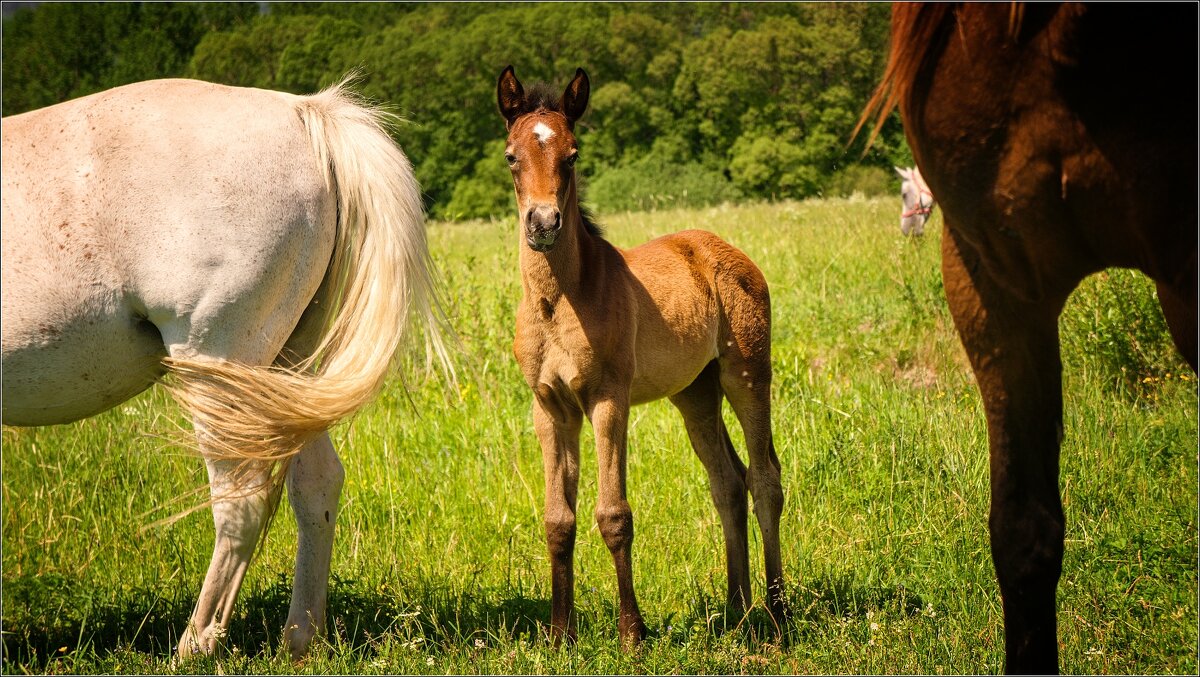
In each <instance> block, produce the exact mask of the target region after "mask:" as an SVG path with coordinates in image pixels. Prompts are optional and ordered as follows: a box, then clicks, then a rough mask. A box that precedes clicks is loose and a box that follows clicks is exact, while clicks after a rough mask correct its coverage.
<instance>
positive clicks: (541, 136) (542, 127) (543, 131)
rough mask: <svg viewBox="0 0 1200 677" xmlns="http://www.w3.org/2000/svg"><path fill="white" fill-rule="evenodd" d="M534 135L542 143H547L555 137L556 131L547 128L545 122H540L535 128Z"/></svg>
mask: <svg viewBox="0 0 1200 677" xmlns="http://www.w3.org/2000/svg"><path fill="white" fill-rule="evenodd" d="M533 133H534V134H535V135H536V136H537V138H538V141H539V142H540V143H546V142H547V141H549V140H550V137H552V136H554V130H553V129H550V128H549V127H547V126H546V123H545V122H539V123H537V124H536V125H534V127H533Z"/></svg>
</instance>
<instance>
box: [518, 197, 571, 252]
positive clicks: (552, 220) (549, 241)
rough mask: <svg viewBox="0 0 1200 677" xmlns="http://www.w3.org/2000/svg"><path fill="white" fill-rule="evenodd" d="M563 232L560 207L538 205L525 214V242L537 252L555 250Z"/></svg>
mask: <svg viewBox="0 0 1200 677" xmlns="http://www.w3.org/2000/svg"><path fill="white" fill-rule="evenodd" d="M561 232H562V214H561V213H560V212H559V211H558V207H555V206H552V205H538V206H537V207H533V208H531V209H530V210H529V211H528V212H526V213H525V241H526V242H528V243H529V248H530V249H532V250H533V251H535V252H548V251H550V250H551V249H553V248H554V243H555V242H556V241H557V240H558V235H559V233H561Z"/></svg>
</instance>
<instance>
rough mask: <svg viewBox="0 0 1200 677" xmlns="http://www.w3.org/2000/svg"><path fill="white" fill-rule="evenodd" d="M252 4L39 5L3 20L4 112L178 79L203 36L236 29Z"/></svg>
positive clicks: (249, 16) (252, 8)
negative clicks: (141, 83)
mask: <svg viewBox="0 0 1200 677" xmlns="http://www.w3.org/2000/svg"><path fill="white" fill-rule="evenodd" d="M257 11H258V10H257V7H256V6H255V5H254V3H237V2H216V3H149V2H148V3H128V2H114V3H53V2H51V3H43V4H39V5H38V6H37V7H35V8H26V9H20V10H17V11H16V12H14V13H13V14H12V16H6V17H5V18H4V23H3V31H4V59H3V70H4V76H3V79H4V99H3V107H4V110H3V114H4V115H13V114H16V113H23V112H25V111H27V110H32V109H34V108H41V107H44V106H49V105H53V104H56V103H59V102H62V101H66V100H67V99H73V98H76V97H79V96H84V95H87V94H92V93H94V92H98V91H101V90H104V89H110V88H112V87H117V86H120V85H125V84H129V83H131V82H137V81H139V80H148V79H152V78H163V77H177V76H179V75H182V74H183V73H184V71H185V69H186V67H187V64H188V60H189V59H191V57H192V53H193V50H194V49H195V48H196V45H197V44H198V43H199V42H200V40H201V38H202V37H203V36H204V35H205V34H206V33H208V32H211V31H221V30H225V29H228V28H231V27H234V26H238V25H242V24H244V23H246V22H248V21H250V20H251V19H252V17H253V16H254V15H256V14H257Z"/></svg>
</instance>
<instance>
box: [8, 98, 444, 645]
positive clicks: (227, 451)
mask: <svg viewBox="0 0 1200 677" xmlns="http://www.w3.org/2000/svg"><path fill="white" fill-rule="evenodd" d="M384 120H385V118H384V115H383V114H382V113H380V112H379V111H377V110H374V109H371V108H368V107H365V106H364V105H362V104H361V103H359V102H357V101H355V100H354V99H353V98H352V97H351V96H349V94H348V93H347V92H346V91H345V90H344V89H343V87H342V86H335V87H332V88H330V89H328V90H325V91H323V92H321V93H320V94H316V95H313V96H307V97H301V96H295V95H291V94H286V93H282V92H272V91H266V90H257V89H243V88H231V87H224V86H219V85H213V84H208V83H203V82H196V81H190V80H159V81H151V82H144V83H139V84H134V85H129V86H126V87H120V88H117V89H113V90H109V91H107V92H102V93H99V94H95V95H92V96H88V97H84V98H81V99H77V100H74V101H69V102H66V103H63V104H59V105H57V106H52V107H49V108H45V109H42V110H38V111H32V112H29V113H25V114H22V115H17V116H12V117H9V118H5V119H4V120H3V175H2V180H3V193H2V199H3V231H2V232H3V251H2V253H3V258H2V272H3V279H2V280H0V286H2V289H3V294H2V298H3V308H2V313H3V335H2V352H3V391H4V393H3V395H4V396H3V419H4V423H5V424H6V425H49V424H56V423H66V422H70V421H74V420H77V419H81V418H84V417H87V416H91V415H94V414H97V413H99V412H102V411H105V410H107V409H109V408H111V407H114V406H116V405H117V404H120V403H121V402H123V401H124V400H126V399H128V398H129V397H132V396H133V395H135V394H137V393H138V392H140V391H142V390H144V389H145V388H147V387H149V386H150V385H151V384H152V383H154V382H155V381H156V380H157V379H159V378H160V377H161V376H163V375H164V374H168V375H169V378H168V383H169V384H170V386H171V390H172V394H173V395H175V397H176V398H177V399H178V400H179V401H180V402H181V403H182V404H184V405H185V406H186V407H188V409H189V410H190V411H191V413H192V416H193V420H194V422H195V424H196V428H197V438H198V441H199V443H200V447H201V451H202V452H203V453H204V455H205V460H206V463H207V465H208V469H209V476H210V480H211V484H212V496H213V514H214V521H215V523H216V524H215V525H216V530H217V540H216V546H215V551H214V553H213V560H212V564H211V565H210V568H209V571H208V575H207V577H206V578H205V582H204V585H203V587H202V589H201V593H200V599H199V601H198V603H197V607H196V611H195V613H194V615H193V618H192V623H191V626H190V627H189V630H188V632H187V634H186V635H185V637H184V638H183V640H182V641H181V642H180V646H179V650H180V652H181V653H188V652H190V651H193V650H196V649H200V650H211V649H212V648H213V646H214V644H215V641H216V639H217V638H218V637H219V635H220V634H221V632H220V630H221V629H223V628H224V626H225V624H226V623H227V622H228V619H229V616H230V612H231V607H232V604H233V601H234V599H235V598H236V596H237V593H238V589H239V588H240V586H241V581H242V577H243V575H244V573H245V568H246V564H247V563H248V562H249V560H250V556H251V555H252V554H253V550H254V547H255V545H256V543H257V540H258V537H259V535H260V533H261V530H262V527H263V525H264V523H265V520H266V517H267V515H269V514H270V512H271V510H272V509H273V506H274V501H275V500H277V498H278V494H277V493H274V494H273V492H272V491H271V483H270V482H269V481H268V478H269V476H270V473H271V469H272V467H273V466H274V464H275V462H277V461H282V462H283V463H284V464H285V465H284V467H285V468H286V470H287V484H288V495H289V500H290V502H291V504H292V506H293V508H294V510H295V513H296V518H297V522H298V525H299V532H300V543H299V545H298V551H297V561H296V579H295V590H294V592H293V599H292V609H291V613H290V615H289V617H288V626H287V629H286V631H285V635H286V636H287V639H288V641H289V643H290V645H291V648H292V650H293V653H294V654H297V655H298V654H300V653H302V652H303V651H304V650H305V649H306V648H307V645H308V643H309V640H310V639H311V638H312V636H313V634H314V633H315V632H317V631H319V630H320V628H321V627H322V625H323V623H324V613H325V596H326V590H327V585H328V574H329V559H330V554H331V549H332V539H333V522H334V518H335V516H336V512H337V500H338V493H339V490H340V486H341V477H342V470H341V464H340V462H339V461H338V458H337V454H336V453H335V452H334V450H333V447H332V445H331V444H330V442H329V437H328V434H327V432H326V431H327V430H328V428H329V427H330V426H332V425H333V424H335V423H337V422H338V421H340V420H342V419H343V418H345V417H346V416H348V415H350V414H352V413H354V412H355V411H357V410H358V409H359V408H360V407H361V406H363V405H364V404H365V403H366V402H368V401H369V400H370V399H371V398H372V397H373V396H374V395H375V393H376V392H377V391H378V389H379V387H380V386H381V385H382V383H383V380H384V378H385V376H386V374H387V372H388V369H389V366H390V364H391V361H392V357H393V355H394V354H395V352H396V350H397V348H398V347H399V345H400V344H401V342H402V340H403V336H404V330H405V327H406V324H407V322H408V321H410V320H411V321H419V322H422V323H424V324H425V325H427V326H428V327H429V328H430V331H429V332H428V336H431V337H432V338H433V344H432V345H433V348H434V349H435V350H436V351H437V353H438V354H439V355H441V356H443V357H444V351H443V349H442V348H441V343H440V341H439V340H438V338H437V337H438V327H439V322H438V321H437V317H436V312H435V309H436V299H435V289H434V284H433V281H432V266H431V264H430V262H429V259H428V250H427V248H426V243H425V232H424V221H423V213H422V210H421V203H420V195H419V190H418V188H417V185H416V182H415V179H414V177H413V174H412V168H411V166H410V164H409V162H408V160H407V159H406V158H405V157H404V155H403V154H402V153H401V152H400V150H399V149H398V148H397V147H396V146H395V144H394V143H393V142H392V140H391V139H390V137H388V135H387V134H386V132H385V131H384V129H383V126H382V123H383V122H384Z"/></svg>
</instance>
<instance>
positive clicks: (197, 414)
mask: <svg viewBox="0 0 1200 677" xmlns="http://www.w3.org/2000/svg"><path fill="white" fill-rule="evenodd" d="M346 85H347V80H343V81H342V82H341V83H339V84H337V85H334V86H332V87H330V88H328V89H325V90H323V91H322V92H320V93H318V94H314V95H312V96H307V97H302V98H300V99H299V100H298V101H297V104H296V110H297V113H298V115H299V116H300V118H301V119H302V120H303V122H304V127H305V129H306V130H307V132H308V134H309V136H310V140H311V145H312V148H313V152H314V155H315V158H316V161H317V162H318V163H319V166H321V167H323V168H325V170H326V181H327V186H328V188H329V189H330V191H331V192H333V193H335V194H336V195H337V207H338V210H337V211H338V227H337V236H336V240H335V245H334V254H333V257H332V260H331V262H330V268H329V270H328V271H327V273H326V278H325V282H324V284H323V286H324V287H325V288H327V289H328V290H329V293H328V294H327V297H328V298H326V299H322V302H327V303H328V304H329V305H328V307H327V308H326V316H325V326H324V331H323V334H322V338H321V341H320V343H319V344H318V346H317V348H316V349H315V350H314V351H313V352H312V353H311V354H310V355H308V356H307V357H306V358H305V359H303V360H302V361H299V362H297V363H291V364H283V363H282V361H280V362H279V363H277V364H275V365H272V366H262V365H249V364H241V363H237V362H231V361H222V360H191V359H187V360H185V359H177V358H168V359H166V360H164V363H165V364H166V366H167V368H168V377H167V379H166V380H165V384H166V385H167V387H168V389H169V390H170V392H171V394H172V396H173V397H174V398H175V399H176V401H177V402H179V404H181V405H182V406H183V407H184V408H186V409H187V410H188V411H189V412H190V413H191V414H192V417H193V421H194V422H195V424H196V428H197V430H202V431H203V433H202V434H203V437H204V439H203V441H202V446H203V448H202V453H203V454H204V456H205V457H206V458H209V459H220V460H227V461H229V460H231V461H235V462H238V464H239V466H240V467H243V468H247V469H249V470H250V471H251V472H253V473H255V475H254V477H259V476H260V473H261V472H262V469H263V468H264V467H272V466H273V467H274V477H275V485H276V488H278V483H279V482H280V481H281V480H282V478H283V476H284V474H285V472H284V471H286V468H287V464H288V462H289V460H290V459H291V458H292V457H293V456H294V455H295V454H296V453H297V452H299V451H300V449H301V448H302V447H303V446H304V445H305V444H306V443H308V442H309V441H311V440H312V439H313V438H315V437H316V436H317V435H320V434H321V433H323V432H325V431H327V430H328V429H329V428H331V427H332V426H334V425H336V424H337V423H338V422H340V421H342V420H344V419H346V418H347V417H349V416H351V415H353V414H354V413H355V412H357V411H358V410H359V409H360V408H362V407H363V406H364V405H366V404H367V403H368V402H370V401H371V400H372V399H373V398H374V397H375V395H376V394H378V392H379V390H380V389H381V388H382V386H383V384H384V381H385V378H386V377H387V375H388V373H389V371H390V369H391V366H392V364H393V360H394V358H395V356H396V354H397V352H398V351H399V349H400V348H401V347H402V346H403V345H404V344H405V343H406V339H407V338H409V337H411V336H412V335H413V334H414V333H415V332H413V331H412V330H413V329H414V328H420V329H421V332H420V333H421V334H423V336H424V339H425V349H426V356H427V360H428V358H429V357H432V356H436V357H437V358H438V359H439V361H440V363H441V365H442V366H443V367H444V368H446V369H447V371H449V372H450V374H451V377H453V372H452V370H451V369H450V368H449V360H448V357H447V352H446V348H445V344H444V342H443V339H442V330H443V327H444V316H443V314H442V313H441V309H440V304H439V301H438V292H437V281H436V278H435V269H434V266H433V264H432V261H431V259H430V257H429V251H428V247H427V245H426V240H425V222H424V212H423V209H422V205H421V196H420V190H419V188H418V186H417V182H416V178H415V177H414V176H413V170H412V165H411V164H410V163H409V161H408V159H407V158H406V157H405V156H404V154H403V153H402V152H401V151H400V149H399V148H398V147H397V146H396V145H395V143H394V142H393V141H392V139H391V137H390V136H389V135H388V133H387V130H386V125H387V124H389V123H390V122H391V121H392V120H393V119H394V116H392V115H391V114H389V113H386V112H384V111H381V110H379V109H378V108H375V107H372V106H370V105H368V104H366V103H365V102H363V101H361V100H359V99H358V98H357V97H355V96H354V95H353V94H351V93H350V92H349V91H348V90H347V89H346ZM279 274H280V275H286V274H288V272H287V271H279ZM247 479H249V480H252V482H251V483H252V484H253V485H256V486H250V485H244V486H245V487H246V488H247V489H248V490H250V491H252V492H253V491H255V490H256V489H258V488H261V485H260V482H259V481H253V479H254V478H253V477H250V476H247ZM239 484H241V483H240V482H239ZM276 498H277V494H276ZM274 502H275V501H272V503H274Z"/></svg>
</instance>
